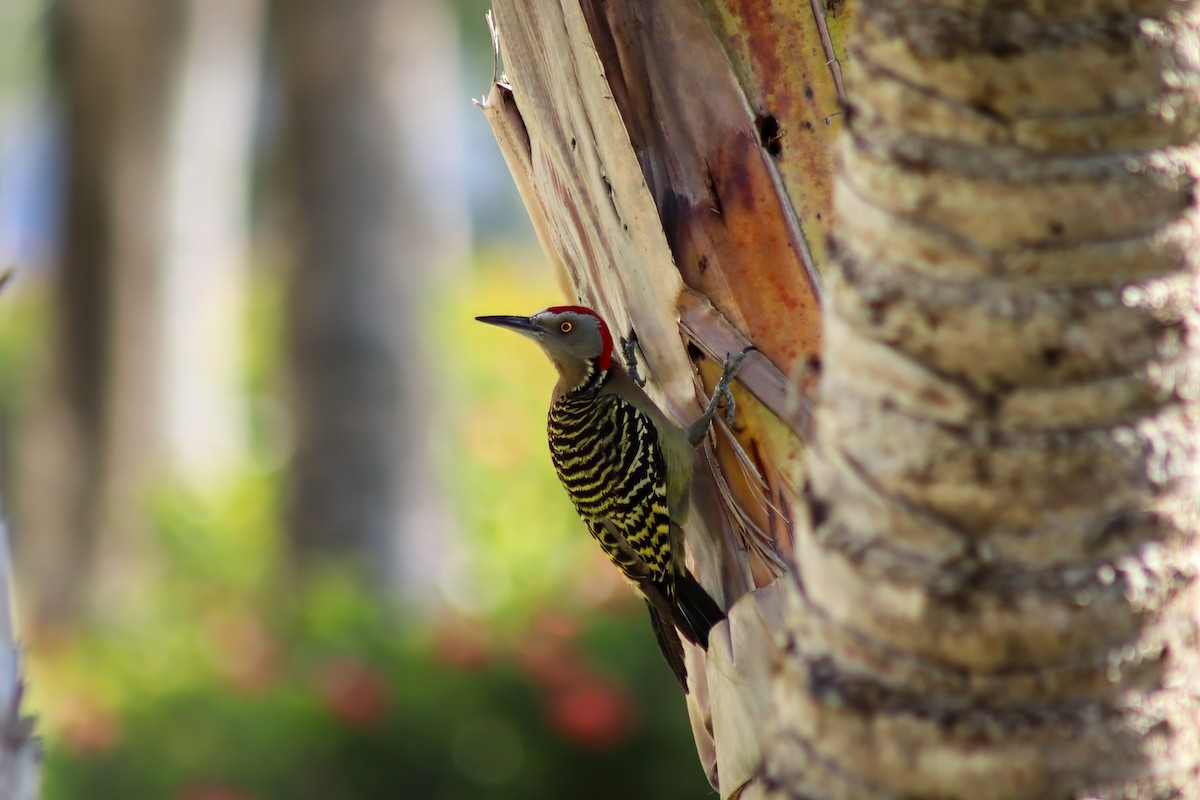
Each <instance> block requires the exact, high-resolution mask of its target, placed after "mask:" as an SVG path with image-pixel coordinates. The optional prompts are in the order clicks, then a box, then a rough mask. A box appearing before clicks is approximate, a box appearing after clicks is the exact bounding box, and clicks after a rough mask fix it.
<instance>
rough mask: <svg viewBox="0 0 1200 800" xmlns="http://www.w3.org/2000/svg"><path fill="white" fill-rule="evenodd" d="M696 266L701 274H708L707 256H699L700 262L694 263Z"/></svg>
mask: <svg viewBox="0 0 1200 800" xmlns="http://www.w3.org/2000/svg"><path fill="white" fill-rule="evenodd" d="M696 266H698V267H699V268H700V272H701V273H704V272H708V256H700V261H698V262H697V263H696Z"/></svg>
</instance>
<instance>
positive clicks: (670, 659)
mask: <svg viewBox="0 0 1200 800" xmlns="http://www.w3.org/2000/svg"><path fill="white" fill-rule="evenodd" d="M646 609H647V610H648V611H649V612H650V626H651V627H652V628H654V638H655V639H656V640H658V649H659V650H661V651H662V654H663V658H665V659H666V660H667V666H669V667H670V668H671V672H674V673H675V677H676V678H678V679H679V685H680V686H682V687H683V693H684V694H687V693H688V684H687V665H685V664H684V663H683V642H681V641H679V631H677V630H675V626H674V625H672V624H671V621H670V620H668V619H667V618H666V617H664V616H663V615H662V614H660V613H659V611H658V609H657V608H655V607H654V605H653V604H652V603H651V602H650V601H649V600H647V601H646Z"/></svg>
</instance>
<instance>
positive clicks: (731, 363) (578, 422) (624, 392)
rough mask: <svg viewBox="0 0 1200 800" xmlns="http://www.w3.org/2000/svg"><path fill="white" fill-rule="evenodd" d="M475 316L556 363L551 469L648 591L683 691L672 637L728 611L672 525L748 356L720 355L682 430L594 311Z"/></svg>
mask: <svg viewBox="0 0 1200 800" xmlns="http://www.w3.org/2000/svg"><path fill="white" fill-rule="evenodd" d="M476 319H477V320H479V321H480V322H486V323H488V324H489V325H498V326H500V327H503V328H508V329H510V330H514V331H517V332H518V333H522V334H524V335H526V336H529V337H530V338H532V339H533V340H534V341H536V342H537V343H538V344H539V345H541V347H542V350H544V351H545V353H546V355H547V356H549V357H550V360H551V361H552V362H553V363H554V366H555V368H556V369H557V370H558V383H557V384H556V385H555V387H554V393H553V395H552V397H551V400H550V413H549V418H548V423H547V432H548V434H549V440H550V457H551V460H552V461H553V462H554V469H555V471H556V472H557V473H558V478H559V480H560V481H562V484H563V487H564V488H565V489H566V490H567V494H568V495H569V496H570V498H571V502H572V503H574V505H575V509H576V511H577V512H578V513H579V516H580V517H581V518H582V519H583V522H584V524H585V525H587V528H588V530H589V531H590V532H591V534H592V536H593V537H595V539H596V541H598V542H599V543H600V546H601V547H602V548H603V549H604V552H605V554H606V555H607V556H608V557H609V559H610V560H611V561H612V562H613V563H614V564H615V565H616V566H617V567H618V568H619V569H620V570H621V572H622V573H624V575H625V577H626V578H628V579H629V580H630V581H631V582H632V583H633V584H634V585H635V586H636V587H637V588H638V589H639V590H640V592H641V594H642V596H643V597H644V598H645V600H646V606H647V608H648V609H649V611H650V620H651V623H652V625H653V627H654V635H655V638H656V639H657V640H658V645H659V648H660V649H661V650H662V652H663V656H664V657H665V658H666V660H667V663H668V665H670V667H671V670H672V671H673V672H674V673H675V676H676V677H677V678H678V679H679V682H680V683H681V684H682V685H683V688H684V691H685V692H686V691H687V688H688V687H687V668H686V667H685V666H684V661H683V645H682V643H681V642H680V640H679V634H682V635H683V636H684V637H685V638H686V639H687V640H688V641H690V642H693V643H695V644H697V645H700V646H701V647H704V648H707V647H708V634H709V631H710V630H711V629H712V627H713V625H715V624H716V623H718V622H720V621H721V620H723V619H724V618H725V612H724V611H722V610H721V607H720V606H719V605H717V603H716V602H715V601H714V600H713V599H712V597H711V596H710V595H709V594H708V592H706V591H705V590H704V588H703V587H702V586H701V585H700V584H699V583H698V582H697V581H696V579H695V578H694V577H693V576H692V574H691V573H690V572H689V571H688V570H687V568H686V567H685V566H684V563H683V559H684V555H683V536H682V530H681V528H680V527H679V526H680V523H682V521H683V519H684V516H685V514H686V512H687V504H688V489H689V487H690V485H691V481H692V449H693V448H694V447H695V446H696V445H698V444H699V443H700V442H701V441H702V440H703V439H704V436H705V435H706V433H707V430H708V425H709V423H710V422H711V421H712V417H713V415H714V414H715V413H716V411H717V408H718V403H719V400H720V398H721V397H723V396H724V397H726V398H728V400H729V401H730V413H732V397H731V396H730V395H729V392H728V388H727V384H728V381H729V380H731V379H732V378H733V376H734V375H735V374H736V372H737V369H738V367H739V366H740V365H741V361H742V359H743V358H744V357H745V353H744V352H743V353H742V354H740V355H738V356H736V357H734V358H733V359H726V366H725V372H724V374H723V375H722V377H721V381H720V384H719V385H718V387H717V391H716V393H715V394H714V395H713V398H712V401H711V402H710V403H709V404H708V407H707V408H706V409H705V412H704V414H702V415H701V416H700V418H699V419H698V420H696V422H695V423H693V424H692V425H690V426H688V427H686V428H685V427H682V426H680V425H677V424H676V423H674V422H672V421H671V420H670V419H668V418H667V417H666V415H665V414H663V412H662V411H661V410H660V409H659V408H658V407H657V406H656V405H655V404H654V403H653V401H651V400H650V398H649V396H647V395H646V393H645V392H644V391H642V388H641V386H640V385H639V383H638V382H637V381H636V380H635V378H634V376H631V375H630V372H629V371H627V370H626V369H625V368H623V367H622V365H621V364H619V363H617V362H616V361H614V359H613V340H612V336H611V334H610V333H609V331H608V326H606V325H605V324H604V320H602V319H601V318H600V316H599V315H598V314H597V313H596V312H595V311H592V310H591V309H589V308H584V307H583V306H555V307H552V308H547V309H546V310H544V311H539V312H538V313H536V314H534V315H533V316H530V317H516V316H493V317H476ZM631 353H632V349H631V348H630V349H628V350H626V357H627V358H629V357H630V356H631ZM631 368H632V367H631ZM676 631H678V633H677V632H676Z"/></svg>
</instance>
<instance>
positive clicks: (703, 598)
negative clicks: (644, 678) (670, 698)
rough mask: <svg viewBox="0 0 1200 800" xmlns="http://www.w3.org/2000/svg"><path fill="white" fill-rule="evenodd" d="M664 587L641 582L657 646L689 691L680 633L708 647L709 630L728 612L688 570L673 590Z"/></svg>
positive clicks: (654, 583)
mask: <svg viewBox="0 0 1200 800" xmlns="http://www.w3.org/2000/svg"><path fill="white" fill-rule="evenodd" d="M665 588H666V587H665V586H664V585H663V584H661V583H658V582H657V581H647V582H646V583H643V584H642V593H643V595H644V596H645V598H646V608H647V609H649V611H650V624H651V626H652V627H653V628H654V638H655V639H656V640H657V641H658V649H659V650H661V651H662V654H663V658H665V659H666V660H667V666H669V667H670V668H671V672H674V673H675V677H676V678H678V679H679V684H680V685H681V686H683V691H684V693H685V694H686V693H687V691H688V685H687V665H686V664H685V663H684V661H683V642H682V641H680V639H679V637H680V635H681V634H682V635H683V637H684V638H685V639H687V640H688V641H689V642H692V643H693V644H697V645H699V646H701V647H703V648H704V649H706V650H707V649H708V633H709V631H711V630H712V627H713V625H716V624H717V623H718V622H720V621H721V620H723V619H725V612H724V611H722V610H721V607H720V606H718V605H717V603H716V601H715V600H713V599H712V597H711V596H710V595H709V593H708V592H706V591H704V587H703V586H701V585H700V584H699V583H697V581H696V579H695V578H693V577H692V575H691V573H689V572H687V571H686V570H685V571H684V572H682V573H680V574H678V575H676V576H675V581H674V585H673V586H672V587H671V588H672V589H673V592H671V593H670V594H668V593H667V592H666V591H664V589H665Z"/></svg>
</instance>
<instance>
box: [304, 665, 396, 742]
mask: <svg viewBox="0 0 1200 800" xmlns="http://www.w3.org/2000/svg"><path fill="white" fill-rule="evenodd" d="M315 682H316V689H317V693H318V694H319V695H320V697H321V700H322V702H323V703H324V704H325V707H326V708H327V709H328V710H329V711H330V712H331V713H332V714H333V715H334V716H335V717H337V718H338V719H339V720H340V721H341V722H342V723H344V724H346V725H349V726H351V727H355V728H358V727H365V726H368V725H374V724H376V723H378V722H379V721H381V720H382V719H383V718H384V717H386V716H387V714H388V711H389V709H390V706H391V696H390V693H389V692H388V685H387V681H386V680H385V679H384V677H383V675H382V673H381V672H380V671H379V670H378V669H377V668H376V667H375V666H374V665H372V664H369V663H367V662H366V661H363V660H362V659H359V658H356V657H353V656H346V657H342V658H338V659H335V660H332V661H329V662H326V663H325V664H322V665H321V666H320V667H319V668H318V669H317V671H316V675H315Z"/></svg>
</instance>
